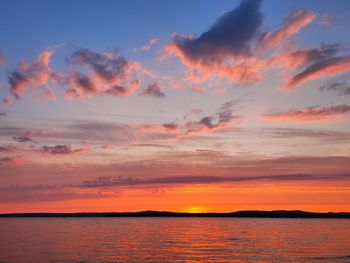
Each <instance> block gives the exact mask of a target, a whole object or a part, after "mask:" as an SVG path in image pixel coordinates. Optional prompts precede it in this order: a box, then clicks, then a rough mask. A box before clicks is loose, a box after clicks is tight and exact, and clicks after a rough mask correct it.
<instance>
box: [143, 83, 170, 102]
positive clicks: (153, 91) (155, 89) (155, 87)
mask: <svg viewBox="0 0 350 263" xmlns="http://www.w3.org/2000/svg"><path fill="white" fill-rule="evenodd" d="M140 95H141V96H153V97H156V98H164V97H165V93H164V92H162V91H161V89H160V86H159V82H154V83H152V84H150V85H148V86H147V88H146V89H144V90H143V91H142V92H141V93H140Z"/></svg>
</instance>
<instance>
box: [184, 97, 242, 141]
mask: <svg viewBox="0 0 350 263" xmlns="http://www.w3.org/2000/svg"><path fill="white" fill-rule="evenodd" d="M236 103H237V102H236V101H235V100H231V101H229V102H226V103H224V104H222V105H221V107H220V109H219V111H218V112H217V113H216V114H214V115H212V116H205V117H203V118H201V119H200V120H199V121H197V122H193V121H191V122H188V123H187V124H186V126H187V127H189V129H188V130H187V131H186V132H185V133H186V134H187V135H192V134H193V135H194V134H197V133H198V134H200V133H202V132H205V131H206V130H207V131H211V130H216V129H223V128H229V127H232V123H231V122H232V121H233V120H235V121H239V120H240V119H241V117H240V116H238V115H233V109H232V107H233V106H234V105H235V104H236ZM203 128H204V129H203Z"/></svg>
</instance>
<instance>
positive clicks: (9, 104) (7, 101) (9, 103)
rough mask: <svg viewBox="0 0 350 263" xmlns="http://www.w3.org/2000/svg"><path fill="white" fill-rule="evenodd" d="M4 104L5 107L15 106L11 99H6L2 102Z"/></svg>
mask: <svg viewBox="0 0 350 263" xmlns="http://www.w3.org/2000/svg"><path fill="white" fill-rule="evenodd" d="M2 103H3V104H4V105H5V106H8V107H9V106H11V105H12V104H13V100H11V99H10V98H5V99H3V100H2Z"/></svg>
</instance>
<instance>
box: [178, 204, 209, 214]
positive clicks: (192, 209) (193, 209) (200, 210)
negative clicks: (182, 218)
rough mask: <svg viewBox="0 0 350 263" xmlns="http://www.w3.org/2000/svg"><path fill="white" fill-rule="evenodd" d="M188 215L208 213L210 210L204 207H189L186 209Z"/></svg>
mask: <svg viewBox="0 0 350 263" xmlns="http://www.w3.org/2000/svg"><path fill="white" fill-rule="evenodd" d="M184 212H186V213H206V212H208V209H207V208H206V207H204V206H188V207H185V208H184Z"/></svg>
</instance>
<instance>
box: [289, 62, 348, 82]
mask: <svg viewBox="0 0 350 263" xmlns="http://www.w3.org/2000/svg"><path fill="white" fill-rule="evenodd" d="M346 71H350V56H344V57H331V58H328V59H324V60H321V61H318V62H316V63H314V64H312V65H310V66H309V67H307V68H306V69H305V70H303V71H302V72H300V73H298V74H296V75H294V76H293V77H291V78H290V79H289V80H288V81H287V86H286V89H294V88H296V87H297V86H299V85H300V84H302V83H303V82H305V81H308V80H312V79H316V78H319V77H326V76H329V75H335V74H340V73H344V72H346Z"/></svg>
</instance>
